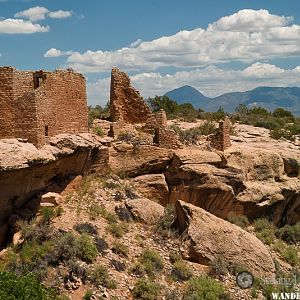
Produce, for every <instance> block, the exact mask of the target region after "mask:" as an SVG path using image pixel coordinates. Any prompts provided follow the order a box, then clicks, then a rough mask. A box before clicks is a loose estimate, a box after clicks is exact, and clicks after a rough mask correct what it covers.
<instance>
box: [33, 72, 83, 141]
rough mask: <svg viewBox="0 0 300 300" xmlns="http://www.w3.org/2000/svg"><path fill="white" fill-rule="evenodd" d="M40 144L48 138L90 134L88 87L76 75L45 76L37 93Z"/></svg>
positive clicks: (69, 73) (46, 74)
mask: <svg viewBox="0 0 300 300" xmlns="http://www.w3.org/2000/svg"><path fill="white" fill-rule="evenodd" d="M36 101H37V120H38V127H37V128H38V144H39V145H43V144H44V143H45V142H46V139H47V136H54V135H57V134H60V133H80V132H87V131H88V117H87V116H88V109H87V102H86V101H87V100H86V83H85V79H84V77H83V76H82V75H81V74H78V73H74V72H72V71H55V72H52V73H50V72H47V73H45V76H44V79H43V82H42V84H41V86H40V87H38V88H37V89H36Z"/></svg>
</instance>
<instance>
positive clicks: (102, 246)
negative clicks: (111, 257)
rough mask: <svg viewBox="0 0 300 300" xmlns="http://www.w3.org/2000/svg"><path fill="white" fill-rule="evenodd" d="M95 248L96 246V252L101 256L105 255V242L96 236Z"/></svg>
mask: <svg viewBox="0 0 300 300" xmlns="http://www.w3.org/2000/svg"><path fill="white" fill-rule="evenodd" d="M95 246H96V248H97V250H98V252H100V253H102V254H103V253H105V250H107V249H108V244H107V242H106V241H105V240H104V239H103V238H101V237H98V236H96V237H95Z"/></svg>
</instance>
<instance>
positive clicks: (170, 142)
mask: <svg viewBox="0 0 300 300" xmlns="http://www.w3.org/2000/svg"><path fill="white" fill-rule="evenodd" d="M154 143H155V144H157V145H158V146H159V147H162V148H166V149H179V148H182V144H181V143H180V142H179V140H178V137H177V135H176V133H175V132H174V131H173V130H170V129H166V128H162V127H158V128H155V136H154Z"/></svg>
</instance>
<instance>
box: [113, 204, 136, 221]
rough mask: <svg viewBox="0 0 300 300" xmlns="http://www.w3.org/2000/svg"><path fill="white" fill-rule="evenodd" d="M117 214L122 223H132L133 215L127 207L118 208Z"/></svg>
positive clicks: (116, 208) (116, 209)
mask: <svg viewBox="0 0 300 300" xmlns="http://www.w3.org/2000/svg"><path fill="white" fill-rule="evenodd" d="M115 212H116V214H117V216H118V217H119V219H120V220H121V221H125V222H130V221H132V220H133V216H132V213H131V212H130V211H129V209H128V208H126V207H122V206H116V207H115Z"/></svg>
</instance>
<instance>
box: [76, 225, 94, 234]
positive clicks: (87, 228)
mask: <svg viewBox="0 0 300 300" xmlns="http://www.w3.org/2000/svg"><path fill="white" fill-rule="evenodd" d="M74 229H75V230H76V231H77V232H79V233H87V234H90V235H97V234H98V231H97V228H96V227H95V226H94V225H93V224H91V223H79V224H75V225H74Z"/></svg>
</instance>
